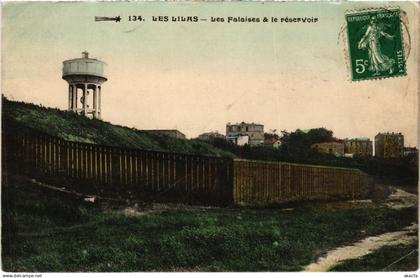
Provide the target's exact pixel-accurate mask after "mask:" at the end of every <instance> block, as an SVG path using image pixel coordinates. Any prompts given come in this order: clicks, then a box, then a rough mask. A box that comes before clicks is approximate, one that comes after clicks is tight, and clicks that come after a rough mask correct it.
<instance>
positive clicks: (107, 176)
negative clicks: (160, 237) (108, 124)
mask: <svg viewBox="0 0 420 278" xmlns="http://www.w3.org/2000/svg"><path fill="white" fill-rule="evenodd" d="M3 164H6V165H7V166H8V168H9V169H14V170H13V171H15V172H16V171H17V172H21V173H23V174H28V175H30V176H33V177H38V178H40V179H44V180H45V179H50V180H51V179H55V180H53V181H55V182H59V183H60V184H61V185H65V184H69V185H70V184H71V185H73V186H74V185H75V184H76V185H78V186H81V187H82V188H81V189H82V190H83V189H87V190H91V191H92V190H93V192H96V191H98V190H100V191H106V192H108V193H109V192H111V193H112V192H115V193H117V192H135V193H136V194H137V195H140V196H142V197H144V198H145V199H147V196H152V197H153V198H152V199H154V200H156V199H163V200H171V201H181V202H196V203H208V204H232V203H234V204H236V205H253V206H254V205H267V204H275V203H284V202H290V201H299V200H314V199H317V200H319V199H323V200H328V199H331V198H347V199H350V198H352V199H355V198H359V197H361V196H362V195H363V194H364V193H365V191H366V189H367V188H368V187H369V183H370V178H369V176H368V175H366V174H365V173H363V172H361V171H360V170H357V169H347V168H337V167H325V166H315V165H302V164H292V163H283V162H266V161H264V162H262V161H250V160H237V159H235V160H232V159H227V158H219V157H207V156H196V155H187V154H177V153H167V152H155V151H144V150H138V149H125V148H118V147H109V146H101V145H94V144H87V143H79V142H69V141H65V140H63V139H59V138H57V137H52V136H48V135H45V134H39V133H36V132H25V133H13V135H10V134H7V133H6V134H5V133H3Z"/></svg>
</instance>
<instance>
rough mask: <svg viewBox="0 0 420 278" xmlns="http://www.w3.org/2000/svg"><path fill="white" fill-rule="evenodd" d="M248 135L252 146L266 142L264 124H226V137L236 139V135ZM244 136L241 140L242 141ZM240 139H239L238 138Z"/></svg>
mask: <svg viewBox="0 0 420 278" xmlns="http://www.w3.org/2000/svg"><path fill="white" fill-rule="evenodd" d="M245 136H248V143H247V144H249V145H251V146H255V145H260V144H263V143H264V125H261V124H255V123H245V122H242V123H239V124H231V123H227V124H226V138H227V139H228V140H230V141H232V140H233V141H234V138H235V137H245ZM243 139H244V138H242V139H241V140H240V141H242V140H243ZM236 141H239V140H236Z"/></svg>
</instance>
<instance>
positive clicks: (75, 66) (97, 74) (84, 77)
mask: <svg viewBox="0 0 420 278" xmlns="http://www.w3.org/2000/svg"><path fill="white" fill-rule="evenodd" d="M82 55H83V56H82V58H76V59H71V60H66V61H64V62H63V79H64V80H66V81H67V82H68V83H69V105H68V110H69V111H73V112H76V113H79V114H82V115H85V116H89V117H92V118H98V119H100V118H101V89H102V83H104V82H105V81H107V78H106V76H105V74H104V66H105V63H104V62H102V61H99V60H97V59H92V58H89V54H88V53H87V52H86V51H85V52H83V53H82ZM79 102H80V107H78V104H79Z"/></svg>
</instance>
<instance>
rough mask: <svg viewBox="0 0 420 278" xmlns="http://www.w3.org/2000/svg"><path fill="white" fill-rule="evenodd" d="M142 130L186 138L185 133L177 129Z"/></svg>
mask: <svg viewBox="0 0 420 278" xmlns="http://www.w3.org/2000/svg"><path fill="white" fill-rule="evenodd" d="M142 131H144V132H150V133H155V134H160V135H164V136H169V137H172V138H178V139H187V137H186V136H185V134H184V133H182V132H181V131H179V130H177V129H149V130H142Z"/></svg>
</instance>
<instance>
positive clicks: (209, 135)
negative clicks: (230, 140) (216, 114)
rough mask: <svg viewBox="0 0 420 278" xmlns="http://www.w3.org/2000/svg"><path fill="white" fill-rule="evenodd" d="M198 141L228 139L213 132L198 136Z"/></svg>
mask: <svg viewBox="0 0 420 278" xmlns="http://www.w3.org/2000/svg"><path fill="white" fill-rule="evenodd" d="M197 139H199V140H202V141H213V140H214V139H226V136H224V135H223V134H220V133H219V132H217V131H211V132H205V133H202V134H200V135H198V137H197Z"/></svg>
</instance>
